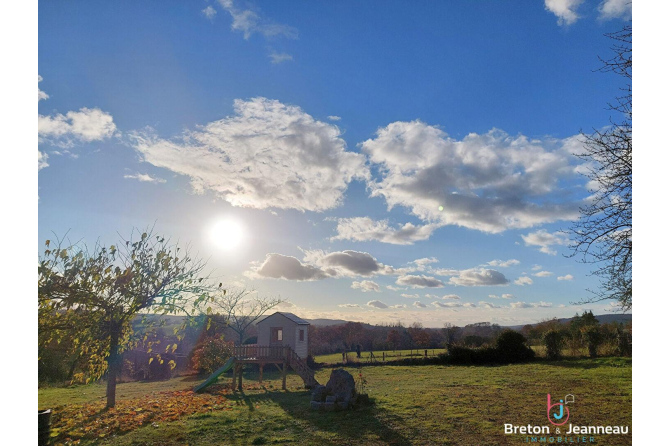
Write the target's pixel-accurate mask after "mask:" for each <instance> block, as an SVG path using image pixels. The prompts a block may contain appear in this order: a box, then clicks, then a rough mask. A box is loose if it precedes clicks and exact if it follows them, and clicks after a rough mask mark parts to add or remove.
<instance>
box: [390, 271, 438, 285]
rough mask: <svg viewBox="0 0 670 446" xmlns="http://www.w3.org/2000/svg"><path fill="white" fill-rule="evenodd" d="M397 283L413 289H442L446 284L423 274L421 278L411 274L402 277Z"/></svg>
mask: <svg viewBox="0 0 670 446" xmlns="http://www.w3.org/2000/svg"><path fill="white" fill-rule="evenodd" d="M395 283H396V284H398V285H405V286H411V287H412V288H442V287H443V286H444V282H442V281H441V280H438V279H436V278H435V277H429V276H425V275H423V274H422V275H420V276H414V275H411V274H407V275H404V276H400V277H398V280H396V282H395Z"/></svg>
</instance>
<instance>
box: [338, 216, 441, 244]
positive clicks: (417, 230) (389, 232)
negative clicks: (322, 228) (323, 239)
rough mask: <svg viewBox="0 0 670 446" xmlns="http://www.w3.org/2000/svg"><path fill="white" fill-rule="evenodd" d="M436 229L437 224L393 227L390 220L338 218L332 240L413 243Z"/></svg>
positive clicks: (406, 224)
mask: <svg viewBox="0 0 670 446" xmlns="http://www.w3.org/2000/svg"><path fill="white" fill-rule="evenodd" d="M435 229H437V226H436V225H430V224H429V225H423V226H415V225H414V224H412V223H405V224H404V225H398V226H397V227H393V226H391V225H390V224H389V222H388V220H381V221H377V220H373V219H371V218H369V217H352V218H338V219H337V228H336V231H337V235H336V236H335V237H332V238H331V240H353V241H358V242H363V241H368V240H375V241H378V242H382V243H390V244H393V245H412V244H414V242H416V241H421V240H427V239H428V238H430V236H431V234H432V233H433V231H434V230H435Z"/></svg>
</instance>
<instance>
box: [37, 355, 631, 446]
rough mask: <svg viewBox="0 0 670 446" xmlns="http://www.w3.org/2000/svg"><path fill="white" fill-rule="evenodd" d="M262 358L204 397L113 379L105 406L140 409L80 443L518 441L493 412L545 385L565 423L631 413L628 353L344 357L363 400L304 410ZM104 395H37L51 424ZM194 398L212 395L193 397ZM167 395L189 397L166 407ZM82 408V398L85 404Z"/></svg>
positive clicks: (535, 409) (519, 415)
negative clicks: (489, 359)
mask: <svg viewBox="0 0 670 446" xmlns="http://www.w3.org/2000/svg"><path fill="white" fill-rule="evenodd" d="M269 368H270V367H268V368H267V369H266V372H265V374H264V378H265V382H264V383H263V386H260V385H259V384H258V382H254V381H252V380H251V379H253V378H255V373H252V372H249V373H248V374H247V376H246V378H247V379H248V380H247V381H246V382H245V390H244V392H242V393H240V392H235V393H232V392H230V390H228V389H225V388H224V386H218V387H217V388H215V389H214V390H213V392H212V393H213V395H205V396H203V397H201V396H197V397H196V396H194V395H193V394H191V393H190V392H177V393H174V394H172V393H170V394H168V393H166V392H175V391H179V390H184V389H190V388H191V387H192V386H193V385H194V384H196V383H197V382H198V381H196V380H194V379H193V378H176V379H172V380H170V381H165V382H156V383H127V384H119V386H118V397H117V401H119V408H118V409H117V411H116V412H115V413H117V412H118V414H119V416H121V415H123V417H130V416H131V415H130V414H132V416H133V417H138V416H140V415H142V416H143V417H145V418H142V419H140V420H138V421H137V422H136V424H137V427H135V426H134V425H133V426H132V427H131V428H130V430H129V428H127V427H126V428H125V429H123V430H125V431H126V433H123V434H116V435H115V432H116V431H115V430H114V426H116V424H113V423H110V424H109V425H110V426H112V427H111V428H110V429H109V432H107V431H105V432H107V434H106V435H104V437H100V436H96V437H95V438H91V436H90V435H89V436H85V437H83V439H82V441H81V443H80V444H105V445H182V444H189V445H219V444H220V445H223V444H303V445H312V444H318V445H368V444H372V445H375V444H378V445H383V444H396V445H410V444H416V445H432V444H453V445H499V444H503V445H506V444H509V445H513V444H519V443H522V442H525V440H526V436H525V435H505V434H504V431H503V429H504V424H505V423H512V424H515V425H524V426H525V425H528V424H531V425H538V426H545V425H548V424H549V423H548V421H547V418H546V398H547V393H548V392H550V393H551V394H552V397H553V398H560V397H562V396H563V395H565V394H568V393H570V394H573V395H575V403H574V404H572V405H571V406H570V422H572V423H576V424H579V425H594V426H598V425H604V426H607V425H612V426H614V425H624V426H630V425H631V421H632V382H631V371H632V363H631V360H630V359H629V358H628V359H623V358H599V359H596V360H589V359H576V360H564V361H558V362H536V363H532V364H524V365H509V366H500V367H462V366H436V365H428V366H375V367H362V368H361V369H356V368H349V369H348V370H349V371H350V372H351V373H352V374H354V376H355V377H357V376H358V371H359V370H361V371H362V373H363V376H364V377H365V379H366V381H367V386H366V387H367V392H368V394H369V395H370V396H371V398H372V399H373V400H374V405H371V406H366V407H361V408H358V409H355V410H352V411H347V412H335V413H318V412H314V411H312V410H310V408H309V400H310V395H309V392H308V391H306V390H304V389H301V384H302V382H301V380H300V379H299V378H298V377H296V376H295V375H292V374H291V375H289V377H288V391H286V392H284V391H282V390H281V381H280V379H279V376H278V374H277V373H276V372H271V371H270V370H269ZM330 371H331V369H322V370H320V371H318V372H317V379H318V380H319V382H321V383H324V384H325V382H326V381H327V380H328V376H329V374H330ZM228 382H229V381H228V380H227V379H226V380H225V381H224V383H226V384H227V383H228ZM161 395H162V396H161ZM173 395H176V396H173ZM103 396H104V386H103V385H100V384H93V385H88V386H77V387H72V388H66V389H57V388H49V389H41V390H40V393H39V405H40V408H46V407H52V408H54V410H55V420H54V425H55V427H58V426H59V425H63V424H68V423H65V422H66V421H67V420H63V419H62V417H63V414H68V416H70V417H74V418H77V417H79V418H77V420H75V421H76V423H74V422H69V425H75V424H76V425H78V426H79V428H80V430H84V429H86V428H87V427H89V426H88V425H93V424H95V423H96V421H97V422H98V423H99V422H102V421H105V419H104V418H103V416H108V415H109V413H106V415H104V414H105V411H103V410H101V409H102V406H103V404H104V403H103V399H102V397H103ZM161 398H163V399H162V400H161ZM170 398H172V399H170ZM198 398H210V399H211V401H210V400H207V402H204V403H203V402H200V400H199V399H198ZM124 401H125V403H124ZM146 401H149V402H154V403H156V404H154V406H155V407H156V408H155V409H153V410H155V411H161V410H163V408H165V409H164V410H165V411H166V413H167V412H168V411H171V412H170V414H171V417H172V418H171V419H170V420H167V421H154V422H151V416H150V415H151V414H147V410H144V411H140V410H141V407H136V406H139V405H140V403H142V402H146ZM193 401H195V402H196V403H193ZM203 401H204V400H203ZM177 402H179V403H182V404H189V403H191V406H196V407H195V409H193V407H191V408H190V409H189V408H183V407H182V408H177V409H174V408H173V407H175V406H177V404H176V403H177ZM122 403H123V404H122ZM142 404H144V403H142ZM200 405H202V408H201V406H200ZM124 407H125V408H124ZM85 409H89V410H88V412H87V411H86V410H85ZM182 411H183V413H184V415H183V416H182V415H180V414H181V413H182ZM59 413H60V414H61V418H60V419H59V415H58V414H59ZM91 413H92V414H94V415H93V416H91V415H90V414H91ZM87 414H88V415H87ZM101 414H103V415H101ZM155 416H156V417H158V414H156V415H155ZM87 417H88V418H87ZM147 417H148V418H147ZM156 419H158V418H156ZM142 420H145V421H142ZM146 420H149V421H146ZM70 421H72V420H70ZM105 422H107V421H105ZM553 432H554V428H552V433H553ZM65 438H67V432H61V436H60V437H59V439H60V440H61V441H63V440H64V439H65ZM73 438H74V437H73ZM595 438H596V442H595V443H591V444H601V445H625V444H631V436H630V434H629V435H626V436H615V435H600V436H596V437H595Z"/></svg>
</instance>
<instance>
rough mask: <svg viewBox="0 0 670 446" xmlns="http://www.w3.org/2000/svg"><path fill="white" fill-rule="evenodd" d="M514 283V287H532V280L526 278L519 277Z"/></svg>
mask: <svg viewBox="0 0 670 446" xmlns="http://www.w3.org/2000/svg"><path fill="white" fill-rule="evenodd" d="M514 283H515V284H516V285H521V286H524V285H532V284H533V279H531V278H530V277H528V276H521V277H519V278H518V279H516V280H515V281H514Z"/></svg>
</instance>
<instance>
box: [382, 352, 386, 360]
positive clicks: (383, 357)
mask: <svg viewBox="0 0 670 446" xmlns="http://www.w3.org/2000/svg"><path fill="white" fill-rule="evenodd" d="M382 362H386V352H382Z"/></svg>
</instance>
